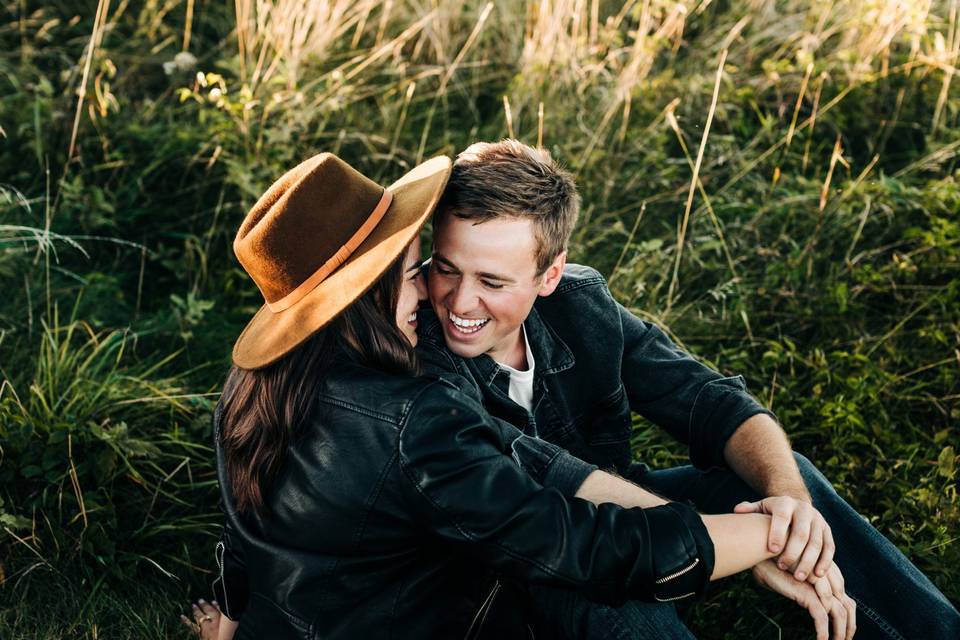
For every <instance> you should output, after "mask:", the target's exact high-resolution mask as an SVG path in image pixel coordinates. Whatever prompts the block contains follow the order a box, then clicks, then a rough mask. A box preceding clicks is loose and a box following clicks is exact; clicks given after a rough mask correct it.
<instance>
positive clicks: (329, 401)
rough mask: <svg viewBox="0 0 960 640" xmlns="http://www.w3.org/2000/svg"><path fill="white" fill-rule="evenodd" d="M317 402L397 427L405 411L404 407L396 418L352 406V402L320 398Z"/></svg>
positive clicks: (355, 405) (358, 406)
mask: <svg viewBox="0 0 960 640" xmlns="http://www.w3.org/2000/svg"><path fill="white" fill-rule="evenodd" d="M319 402H321V403H323V404H329V405H332V406H335V407H339V408H341V409H347V410H348V411H353V412H354V413H359V414H361V415H364V416H367V417H368V418H375V419H377V420H381V421H383V422H389V423H390V424H392V425H394V426H399V424H400V423H401V422H402V418H403V413H404V412H405V411H406V410H407V407H406V406H404V408H403V411H402V412H401V416H400V418H396V417H394V416H391V415H387V414H385V413H380V412H379V411H374V410H373V409H368V408H366V407H361V406H360V405H357V404H353V403H352V402H347V401H345V400H340V399H338V398H330V397H321V398H320V399H319Z"/></svg>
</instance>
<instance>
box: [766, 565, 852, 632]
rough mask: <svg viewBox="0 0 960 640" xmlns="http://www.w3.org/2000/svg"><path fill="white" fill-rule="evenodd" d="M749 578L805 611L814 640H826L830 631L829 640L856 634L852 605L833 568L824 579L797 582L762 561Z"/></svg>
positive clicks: (790, 576) (785, 572)
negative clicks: (811, 622)
mask: <svg viewBox="0 0 960 640" xmlns="http://www.w3.org/2000/svg"><path fill="white" fill-rule="evenodd" d="M753 577H754V578H755V579H756V580H757V582H759V583H760V584H762V585H763V586H765V587H767V588H768V589H770V590H772V591H775V592H776V593H779V594H780V595H782V596H785V597H787V598H789V599H791V600H793V601H794V602H796V603H797V604H799V605H800V606H801V607H803V608H804V609H806V610H807V611H808V612H809V613H810V616H811V617H812V618H813V624H814V628H815V629H816V633H817V640H828V638H829V637H830V628H831V627H832V628H833V640H851V638H853V635H854V634H855V633H856V631H857V608H856V603H855V602H854V601H853V600H852V599H851V598H850V597H849V596H848V595H847V594H846V593H845V592H844V590H843V576H841V575H840V570H839V569H837V565H835V564H833V563H831V564H830V568H829V569H828V570H827V576H826V577H825V578H816V577H815V576H811V577H810V578H809V579H808V580H806V581H800V580H797V579H795V578H794V577H793V576H792V575H791V574H790V573H789V572H787V571H783V570H781V569H779V568H778V567H777V565H776V564H775V563H774V562H773V560H764V561H763V562H761V563H760V564H758V565H756V566H754V567H753ZM811 580H812V581H814V582H813V583H812V584H811Z"/></svg>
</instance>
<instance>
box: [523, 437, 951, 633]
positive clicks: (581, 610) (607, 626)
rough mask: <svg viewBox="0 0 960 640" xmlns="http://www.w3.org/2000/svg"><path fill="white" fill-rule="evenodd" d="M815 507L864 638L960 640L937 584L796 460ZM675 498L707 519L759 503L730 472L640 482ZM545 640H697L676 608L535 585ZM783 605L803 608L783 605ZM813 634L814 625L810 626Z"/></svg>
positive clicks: (650, 476)
mask: <svg viewBox="0 0 960 640" xmlns="http://www.w3.org/2000/svg"><path fill="white" fill-rule="evenodd" d="M795 456H796V459H797V464H798V465H799V467H800V473H801V475H802V476H803V480H804V482H805V483H806V485H807V489H808V490H809V491H810V495H811V496H812V497H813V504H814V506H815V507H816V508H817V509H818V510H819V511H820V513H821V514H823V517H824V518H825V519H826V521H827V522H828V523H829V524H830V528H831V530H832V531H833V537H834V540H835V541H836V544H837V551H836V554H835V562H836V563H837V566H838V567H839V568H840V570H841V572H842V573H843V577H844V581H845V585H846V592H847V595H849V596H850V597H851V598H853V599H854V600H855V601H856V602H857V634H856V637H857V639H858V640H859V639H861V638H862V639H864V640H867V639H871V638H878V639H883V640H914V639H923V640H941V639H942V640H957V639H960V614H958V613H957V610H956V608H954V607H953V605H951V604H950V602H949V601H948V600H947V599H946V597H945V596H944V595H943V594H942V593H940V591H939V590H938V589H937V588H936V587H935V586H934V585H933V583H932V582H930V580H929V579H928V578H927V577H926V576H924V575H923V574H922V573H920V571H919V570H918V569H917V568H916V567H915V566H913V564H912V563H911V562H910V561H909V560H908V559H907V558H906V557H905V556H904V555H903V554H902V553H901V552H900V550H899V549H897V548H896V547H895V546H894V545H893V544H891V543H890V541H889V540H887V539H886V538H884V537H883V536H882V535H881V534H880V533H879V532H878V531H877V530H876V529H874V528H873V526H871V525H870V524H869V523H868V522H867V521H866V520H865V519H864V518H863V517H861V516H860V515H859V514H858V513H857V512H856V511H854V510H853V509H852V508H851V507H850V505H848V504H847V503H846V502H845V501H844V500H843V498H841V497H840V496H839V495H838V494H837V492H836V491H834V489H833V486H832V485H831V484H830V482H829V481H827V479H826V478H825V477H824V476H823V474H822V473H820V471H819V470H818V469H817V468H816V467H815V466H814V465H813V463H811V462H810V461H809V460H807V459H806V458H805V457H803V456H801V455H799V454H795ZM638 481H639V483H640V484H642V485H643V486H644V487H646V488H648V489H650V490H651V491H653V492H655V493H657V494H660V495H662V496H664V497H667V498H669V499H671V500H680V501H687V500H689V501H692V502H693V503H694V504H696V505H697V508H698V509H699V510H700V511H701V512H703V513H731V512H732V511H733V507H734V506H735V505H736V504H737V503H739V502H742V501H744V500H747V501H754V500H758V499H760V497H759V496H758V495H757V493H756V492H755V491H754V490H753V489H751V488H750V487H749V486H747V484H746V483H744V482H743V481H742V480H740V478H738V477H737V476H736V475H734V474H733V473H732V472H730V471H724V470H713V471H708V472H702V471H699V470H697V469H696V468H694V467H691V466H685V467H675V468H672V469H664V470H658V471H650V472H648V473H647V474H645V475H643V476H641V477H640V478H639V479H638ZM532 593H533V598H534V602H535V604H536V608H537V610H538V611H539V616H538V618H539V619H540V622H541V634H540V635H541V636H544V637H556V638H617V639H619V638H630V639H631V640H636V639H638V638H641V639H647V638H649V639H650V640H654V639H673V638H678V639H684V640H688V639H691V638H693V635H692V634H691V633H690V631H689V630H688V629H687V628H686V626H684V624H683V622H682V621H681V620H680V618H679V617H678V615H677V613H676V608H675V607H674V606H673V605H672V604H670V603H662V604H661V603H647V602H628V603H627V604H625V605H624V606H622V607H619V608H615V607H609V606H605V605H600V604H596V603H593V602H590V601H588V600H585V599H583V598H581V597H579V596H577V595H576V594H574V593H572V592H569V591H564V590H561V589H548V588H542V587H535V588H533V589H532ZM783 606H785V607H787V606H796V605H794V604H793V603H791V602H787V601H786V600H784V602H783ZM810 632H811V636H812V635H813V622H812V621H811V622H810Z"/></svg>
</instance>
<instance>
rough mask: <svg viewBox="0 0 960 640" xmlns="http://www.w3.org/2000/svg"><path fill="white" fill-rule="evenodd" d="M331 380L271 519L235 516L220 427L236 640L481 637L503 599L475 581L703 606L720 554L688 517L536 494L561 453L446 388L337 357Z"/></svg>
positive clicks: (226, 567)
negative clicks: (487, 574)
mask: <svg viewBox="0 0 960 640" xmlns="http://www.w3.org/2000/svg"><path fill="white" fill-rule="evenodd" d="M333 372H334V373H332V374H331V375H330V376H329V377H328V378H327V380H326V381H325V382H324V383H323V384H322V385H321V388H320V389H318V391H317V403H318V407H317V411H316V414H315V417H314V419H313V421H312V423H311V424H310V425H309V427H308V428H307V429H306V430H305V431H304V432H303V433H302V435H301V436H300V437H298V438H297V439H296V440H295V442H294V443H293V444H292V445H291V446H290V450H289V454H288V457H287V460H286V463H285V467H284V470H283V472H282V473H281V474H280V475H279V476H278V478H277V479H276V481H275V482H274V484H273V485H272V487H271V488H270V490H269V491H268V492H267V495H266V501H267V504H268V506H269V510H270V511H269V515H268V516H266V517H259V516H255V515H248V514H244V515H238V514H237V512H236V511H235V509H234V507H233V500H232V498H231V494H230V488H229V482H228V480H227V478H226V475H225V465H224V460H223V451H222V449H221V447H220V446H219V442H220V428H219V427H220V425H219V410H218V412H217V417H216V418H215V430H214V431H215V438H216V442H217V447H216V449H217V468H218V474H219V479H220V487H221V497H222V506H223V509H224V513H225V516H226V527H225V531H224V535H223V538H222V540H221V542H220V543H219V544H218V545H217V561H218V564H219V566H220V575H219V576H218V578H217V581H216V583H215V593H216V595H217V597H218V600H219V602H220V604H221V606H222V607H223V609H224V612H225V613H226V614H227V616H228V617H230V618H232V619H238V618H239V620H240V625H239V628H238V631H237V636H236V638H237V639H238V640H242V639H245V638H351V639H355V638H366V639H371V638H465V637H484V633H483V624H484V618H485V617H486V615H487V613H488V612H489V610H490V609H491V604H492V602H493V601H494V600H495V599H496V595H497V593H498V591H499V586H500V581H499V580H498V581H496V582H493V583H492V584H491V583H490V582H487V581H485V580H483V579H482V575H483V574H484V569H490V570H492V571H493V572H494V573H495V574H497V575H499V576H503V577H504V578H505V579H506V578H513V579H517V580H519V581H523V582H535V583H542V584H550V585H554V586H560V587H568V588H570V589H575V590H578V591H580V592H582V593H584V594H585V595H586V596H587V597H589V598H592V599H595V600H597V601H601V602H607V603H611V604H619V603H622V602H623V601H624V600H625V599H628V598H632V599H641V600H654V599H656V600H670V599H675V598H680V597H685V596H688V595H693V594H694V593H697V592H700V591H701V590H702V589H703V587H704V585H705V583H706V582H707V580H708V577H709V575H710V574H711V572H712V569H713V545H712V543H711V542H710V538H709V537H708V535H707V533H706V529H705V528H704V526H703V523H702V520H701V519H700V517H699V516H698V515H697V514H696V513H695V512H694V511H693V510H692V509H691V508H690V507H688V506H686V505H682V504H677V503H672V504H669V505H665V506H662V507H656V508H653V509H622V508H620V507H617V506H615V505H612V504H604V505H601V506H599V507H597V506H594V505H593V504H591V503H589V502H587V501H584V500H580V499H577V498H568V497H566V496H564V495H562V494H561V493H560V491H558V490H556V489H554V488H545V487H544V484H543V483H547V484H549V483H550V479H551V467H552V466H553V465H554V464H555V463H556V462H557V460H559V456H560V455H562V454H561V452H560V451H559V450H557V449H555V450H553V453H550V450H549V449H545V448H544V447H542V446H540V444H539V443H538V444H537V446H530V447H528V446H526V444H525V443H526V442H527V439H528V438H529V436H524V435H523V434H522V433H521V432H520V431H519V430H518V429H516V428H515V427H513V426H511V425H509V424H508V423H506V422H502V421H499V420H496V419H494V418H491V417H490V416H489V414H488V413H487V412H486V411H485V410H484V409H483V407H482V406H481V405H480V404H479V402H478V399H477V397H476V396H473V395H468V393H467V392H465V391H464V390H461V389H460V388H458V387H457V385H456V381H450V380H437V379H428V378H412V377H400V376H396V375H388V374H385V373H382V372H379V371H376V370H373V369H370V368H368V367H365V366H363V365H362V364H360V363H358V362H356V361H354V360H353V359H352V358H350V357H348V356H347V355H344V356H343V357H342V358H340V359H339V361H338V362H337V364H336V365H335V366H334V368H333ZM487 628H489V625H487ZM488 635H489V634H488ZM523 635H524V636H526V628H525V627H524V628H523ZM497 637H508V636H507V635H503V631H502V629H501V630H500V631H498V636H497Z"/></svg>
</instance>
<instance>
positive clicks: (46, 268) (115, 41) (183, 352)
mask: <svg viewBox="0 0 960 640" xmlns="http://www.w3.org/2000/svg"><path fill="white" fill-rule="evenodd" d="M2 6H3V10H2V13H0V16H2V17H0V282H2V291H3V298H2V300H0V636H2V637H11V638H99V637H104V638H126V637H130V638H166V637H180V636H183V635H184V632H183V631H182V630H181V629H180V628H179V626H178V625H179V621H178V620H177V614H178V613H179V612H180V611H182V610H183V609H184V607H185V606H186V604H187V603H188V600H189V598H191V597H201V596H209V582H210V577H211V572H212V569H213V567H214V560H213V553H212V547H213V543H214V539H215V538H214V536H215V535H216V534H217V532H218V516H217V512H216V499H217V491H216V479H215V474H214V472H213V464H212V451H211V446H210V444H211V435H210V414H211V408H212V406H213V404H214V403H215V401H216V399H217V393H218V389H219V385H220V384H221V382H222V380H223V377H224V374H225V372H226V369H227V366H228V362H229V352H230V347H231V345H232V342H233V339H234V338H235V337H236V335H237V334H238V333H239V331H240V329H241V328H242V327H243V325H244V324H245V322H246V320H247V319H248V318H249V317H250V316H251V315H252V314H253V313H254V311H255V310H256V309H257V308H258V307H259V305H260V304H261V303H262V300H261V299H260V298H259V296H258V294H257V292H256V289H255V287H253V286H252V284H251V283H250V281H249V280H248V279H247V277H246V275H245V274H244V273H243V271H242V270H241V269H240V268H239V266H238V264H237V263H236V261H235V259H234V258H233V256H232V252H231V242H232V239H233V235H234V233H235V231H236V228H237V226H238V224H239V221H240V220H241V219H242V217H243V215H244V213H245V212H246V210H247V209H248V208H249V206H250V205H251V204H252V203H253V202H254V201H255V199H256V198H257V197H258V196H259V194H260V193H261V192H262V190H263V189H264V188H265V187H266V186H268V185H269V184H270V182H271V181H272V180H273V179H274V178H275V177H277V176H279V175H280V174H281V173H282V172H283V171H284V170H286V169H287V168H289V167H291V166H293V165H294V164H295V163H296V162H298V161H299V160H301V159H303V158H304V157H306V156H308V155H310V154H313V153H316V152H319V151H323V150H329V151H334V152H336V153H338V154H340V155H341V156H342V157H344V158H345V159H347V160H348V161H349V162H351V163H352V164H354V166H356V167H358V168H359V169H361V170H362V171H364V172H366V173H367V174H368V175H370V176H373V177H375V178H377V179H378V180H380V181H381V182H383V183H384V184H386V183H389V182H390V181H391V180H392V179H393V178H395V177H397V176H399V175H400V174H402V173H403V172H404V171H405V170H407V169H409V168H410V167H412V166H413V165H414V164H416V163H417V162H419V161H421V160H423V159H425V158H428V157H430V156H432V155H435V154H449V155H453V154H455V153H456V152H457V151H458V150H460V149H462V148H464V147H465V146H466V145H467V144H469V143H470V142H471V141H475V140H478V139H487V140H491V139H498V138H501V137H504V136H508V135H509V136H515V137H518V138H521V139H522V140H524V141H526V142H528V143H530V144H541V145H543V146H544V147H546V148H547V149H549V150H550V151H551V152H552V153H553V154H554V155H555V156H556V157H558V158H559V159H561V160H562V161H563V162H564V163H565V164H566V166H568V167H569V168H570V169H571V170H572V171H573V172H574V173H575V174H576V177H577V180H578V184H579V185H580V188H581V192H582V195H583V201H584V207H583V214H582V218H581V222H580V225H579V227H578V229H577V231H576V234H575V238H574V242H573V246H572V248H571V259H573V260H574V261H578V262H584V263H588V264H591V265H593V266H596V267H597V268H599V269H600V270H601V271H602V272H603V273H604V274H606V275H607V276H608V277H609V278H610V283H611V288H612V290H613V291H614V293H615V295H616V296H617V297H618V298H619V299H620V300H621V301H622V302H623V303H624V304H627V305H628V306H630V307H631V308H632V309H633V310H634V311H635V312H636V313H638V314H639V315H641V316H642V317H645V318H648V319H651V320H654V321H656V322H658V323H660V324H661V325H662V326H663V327H665V328H666V329H667V330H668V331H669V332H670V333H671V335H673V336H674V337H675V338H676V339H677V340H678V341H679V342H681V343H682V344H684V345H685V346H686V347H687V348H688V349H690V350H692V351H693V352H695V353H697V354H698V355H700V356H701V357H703V358H705V359H706V360H708V361H710V362H711V363H712V364H714V365H715V366H717V367H718V368H720V369H721V370H722V371H726V372H736V373H742V374H744V375H745V376H746V378H747V379H748V382H749V383H750V385H751V388H752V390H753V391H754V393H755V394H756V395H757V396H758V397H759V398H760V399H761V400H762V401H763V402H764V403H766V404H768V405H769V406H771V407H772V408H773V409H774V411H776V412H777V414H778V416H779V417H780V420H781V421H782V423H783V425H784V427H785V428H786V429H787V431H788V432H789V434H790V435H791V437H792V439H793V441H794V446H795V448H796V449H798V450H800V451H802V452H804V453H805V454H807V455H808V456H809V457H811V458H813V459H815V460H816V461H817V462H818V464H819V465H820V467H821V468H822V469H823V470H824V472H825V473H826V474H827V476H828V477H829V478H830V479H831V480H832V481H834V483H835V485H836V487H837V489H838V491H839V492H840V493H841V494H842V495H844V496H845V497H846V498H847V499H848V500H849V501H850V502H851V503H852V504H853V505H854V506H855V507H857V509H858V510H859V511H861V512H862V513H864V514H866V515H868V516H869V517H870V519H871V521H872V522H874V524H875V525H876V526H877V527H878V528H879V529H880V530H881V531H882V532H884V533H885V534H886V535H887V536H888V537H889V538H890V539H891V540H893V541H894V542H895V543H896V544H897V545H898V546H899V547H900V548H901V549H903V550H904V552H906V553H907V555H908V556H910V557H911V558H912V559H913V560H914V561H915V562H916V563H917V564H918V565H919V566H920V567H921V568H922V569H923V570H924V571H925V572H926V573H927V575H929V576H930V577H931V579H932V580H933V581H934V582H935V583H936V584H937V585H938V586H939V587H940V588H941V589H942V590H943V591H944V592H945V593H946V594H947V596H948V597H949V598H951V599H952V600H953V602H955V603H956V602H958V600H960V586H958V585H960V540H958V536H960V533H958V527H957V523H958V522H960V500H958V497H957V462H958V452H957V448H958V437H960V402H958V400H960V383H958V375H957V372H958V368H960V279H958V276H960V214H958V211H960V184H958V178H960V167H958V153H960V100H958V98H960V89H958V83H960V81H958V82H954V76H955V75H956V74H957V72H958V64H960V2H958V0H942V1H938V2H932V1H931V0H862V1H854V0H830V1H827V0H813V1H812V2H799V1H797V0H779V1H773V0H749V1H745V2H728V1H725V0H713V1H711V0H680V1H669V2H668V1H666V0H625V1H622V2H606V1H605V2H600V1H599V0H589V1H588V0H552V1H551V0H543V1H541V2H532V1H531V2H519V1H517V2H503V3H496V4H494V3H492V2H491V3H487V4H482V3H474V2H466V3H461V2H454V1H452V0H397V1H394V0H389V1H387V2H372V1H370V0H358V1H351V2H348V1H346V0H236V2H235V3H223V2H212V1H210V0H144V1H143V2H129V1H128V0H112V1H111V0H99V3H97V4H96V6H94V4H93V3H89V2H77V1H76V0H67V1H65V2H59V3H40V2H34V1H32V0H5V1H4V2H3V5H2ZM636 442H637V445H638V446H637V450H638V451H639V452H642V453H643V456H644V458H645V459H646V460H647V461H648V462H652V463H653V464H660V465H662V464H673V463H681V462H683V461H684V460H685V454H684V452H683V451H682V449H681V448H679V447H678V446H676V445H675V444H674V443H671V442H669V441H668V440H667V439H665V438H664V437H663V436H662V435H661V434H660V433H659V432H658V431H657V430H656V429H655V428H652V427H651V426H650V425H648V424H646V423H644V422H643V421H642V420H638V422H637V425H636ZM740 582H741V583H742V584H740V585H739V587H740V588H735V589H727V590H725V591H723V592H722V593H717V594H714V595H713V596H711V597H709V598H707V599H705V600H704V601H703V602H701V603H699V604H697V605H696V606H695V607H694V608H693V610H692V611H691V612H689V619H690V621H691V626H692V627H693V628H694V630H695V631H696V632H697V633H698V634H699V635H700V637H703V638H737V637H743V636H745V635H749V636H750V637H762V638H777V637H785V638H802V637H809V636H810V635H811V630H812V626H811V624H810V622H809V620H808V619H807V618H806V615H805V614H804V613H803V612H802V611H800V610H799V609H797V608H796V607H795V606H794V605H792V604H790V603H787V602H786V601H783V600H782V599H779V598H777V597H775V596H772V595H770V594H762V593H759V592H758V591H757V590H756V589H753V588H751V587H749V586H748V582H749V580H747V579H743V580H741V581H740Z"/></svg>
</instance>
